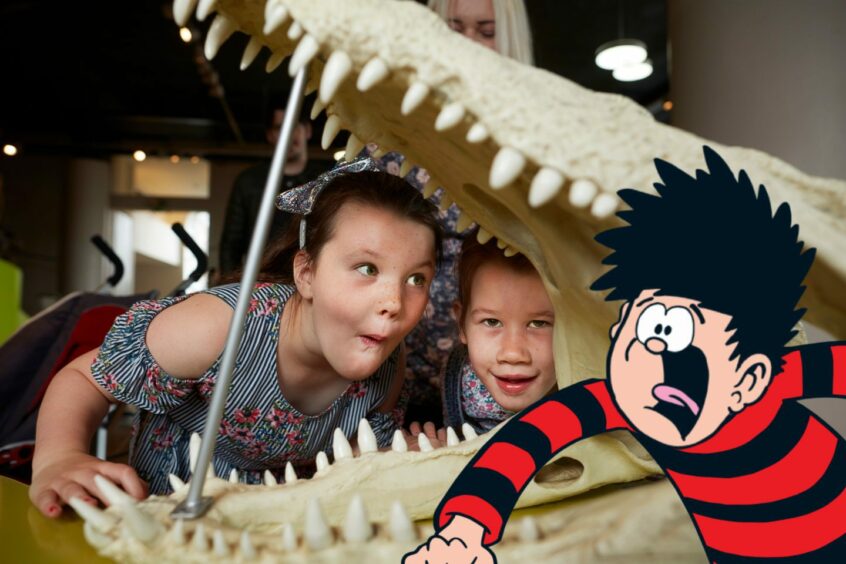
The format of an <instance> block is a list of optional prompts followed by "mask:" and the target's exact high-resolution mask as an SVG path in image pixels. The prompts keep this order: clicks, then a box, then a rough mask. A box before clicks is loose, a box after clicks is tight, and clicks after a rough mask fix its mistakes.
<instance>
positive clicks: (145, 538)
mask: <svg viewBox="0 0 846 564" xmlns="http://www.w3.org/2000/svg"><path fill="white" fill-rule="evenodd" d="M123 523H124V525H125V526H126V527H127V528H128V529H129V532H130V533H132V536H133V537H135V538H136V539H138V540H140V541H141V542H144V543H149V542H151V541H153V540H154V539H156V538H158V537H159V536H160V535H161V534H162V533H164V528H163V527H162V525H161V524H160V523H159V522H158V521H156V520H155V518H153V516H152V515H149V514H148V513H146V512H145V511H143V510H142V509H141V508H140V507H138V506H137V505H135V504H127V505H124V506H123Z"/></svg>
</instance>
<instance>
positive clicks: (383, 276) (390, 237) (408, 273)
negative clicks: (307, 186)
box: [310, 202, 435, 380]
mask: <svg viewBox="0 0 846 564" xmlns="http://www.w3.org/2000/svg"><path fill="white" fill-rule="evenodd" d="M434 273H435V237H434V234H433V233H432V230H431V229H429V228H428V227H426V226H425V225H422V224H420V223H417V222H415V221H411V220H409V219H406V218H403V217H400V216H398V215H396V214H395V213H393V212H390V211H387V210H382V209H378V208H373V207H368V206H364V205H361V204H358V203H354V202H350V203H347V204H344V205H343V207H342V208H341V209H340V210H339V211H338V213H337V216H336V218H335V228H334V233H333V235H332V238H331V239H330V240H329V241H328V242H327V243H326V244H325V245H324V247H323V249H322V250H321V253H320V255H319V257H318V259H317V264H316V265H315V267H314V269H313V274H312V277H311V283H310V288H311V291H312V293H313V300H312V309H313V323H314V334H315V338H316V340H317V342H318V343H319V346H320V351H321V353H322V354H323V355H324V356H325V358H326V360H327V361H328V363H329V364H330V365H331V366H332V367H333V369H334V370H335V371H336V372H337V373H338V374H340V375H341V376H342V377H344V378H347V379H350V380H361V379H364V378H367V377H368V376H370V375H371V374H373V373H374V372H375V371H376V370H377V369H378V367H379V366H380V365H381V364H382V363H383V362H384V361H385V360H386V359H387V358H388V356H389V355H390V354H391V352H393V351H394V349H396V347H397V346H398V345H399V344H400V341H402V339H403V338H404V337H405V336H406V335H407V334H408V333H409V332H410V331H411V329H412V328H413V327H414V326H415V325H416V324H417V322H418V321H419V320H420V317H421V316H422V314H423V309H424V308H425V307H426V304H427V302H428V299H429V284H430V283H431V280H432V278H433V276H434Z"/></svg>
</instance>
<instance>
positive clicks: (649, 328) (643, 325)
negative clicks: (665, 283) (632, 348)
mask: <svg viewBox="0 0 846 564" xmlns="http://www.w3.org/2000/svg"><path fill="white" fill-rule="evenodd" d="M666 315H667V310H666V309H664V306H663V305H662V304H652V305H651V306H649V307H648V308H646V309H645V310H643V311H642V312H641V314H640V317H638V318H637V340H638V341H640V342H641V343H646V341H647V340H649V339H650V338H651V337H660V338H662V339H663V338H664V327H665V325H666V324H667V320H666Z"/></svg>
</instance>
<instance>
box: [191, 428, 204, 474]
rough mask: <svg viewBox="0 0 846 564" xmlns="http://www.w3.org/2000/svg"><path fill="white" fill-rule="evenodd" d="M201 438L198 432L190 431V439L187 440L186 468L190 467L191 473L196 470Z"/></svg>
mask: <svg viewBox="0 0 846 564" xmlns="http://www.w3.org/2000/svg"><path fill="white" fill-rule="evenodd" d="M202 443H203V439H202V438H200V435H199V434H198V433H191V439H190V440H189V441H188V468H190V469H191V474H193V473H194V472H196V471H197V458H199V457H200V445H201V444H202Z"/></svg>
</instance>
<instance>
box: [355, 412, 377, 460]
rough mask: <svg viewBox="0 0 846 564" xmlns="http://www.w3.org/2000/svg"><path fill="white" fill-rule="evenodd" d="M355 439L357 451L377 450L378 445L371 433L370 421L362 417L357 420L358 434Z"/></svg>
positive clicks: (362, 452)
mask: <svg viewBox="0 0 846 564" xmlns="http://www.w3.org/2000/svg"><path fill="white" fill-rule="evenodd" d="M356 440H357V441H358V451H359V452H360V453H361V454H366V453H368V452H376V451H377V450H379V445H378V444H377V443H376V435H375V434H374V433H373V429H372V428H371V427H370V423H368V422H367V419H364V418H362V419H361V421H359V422H358V435H357V438H356Z"/></svg>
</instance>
